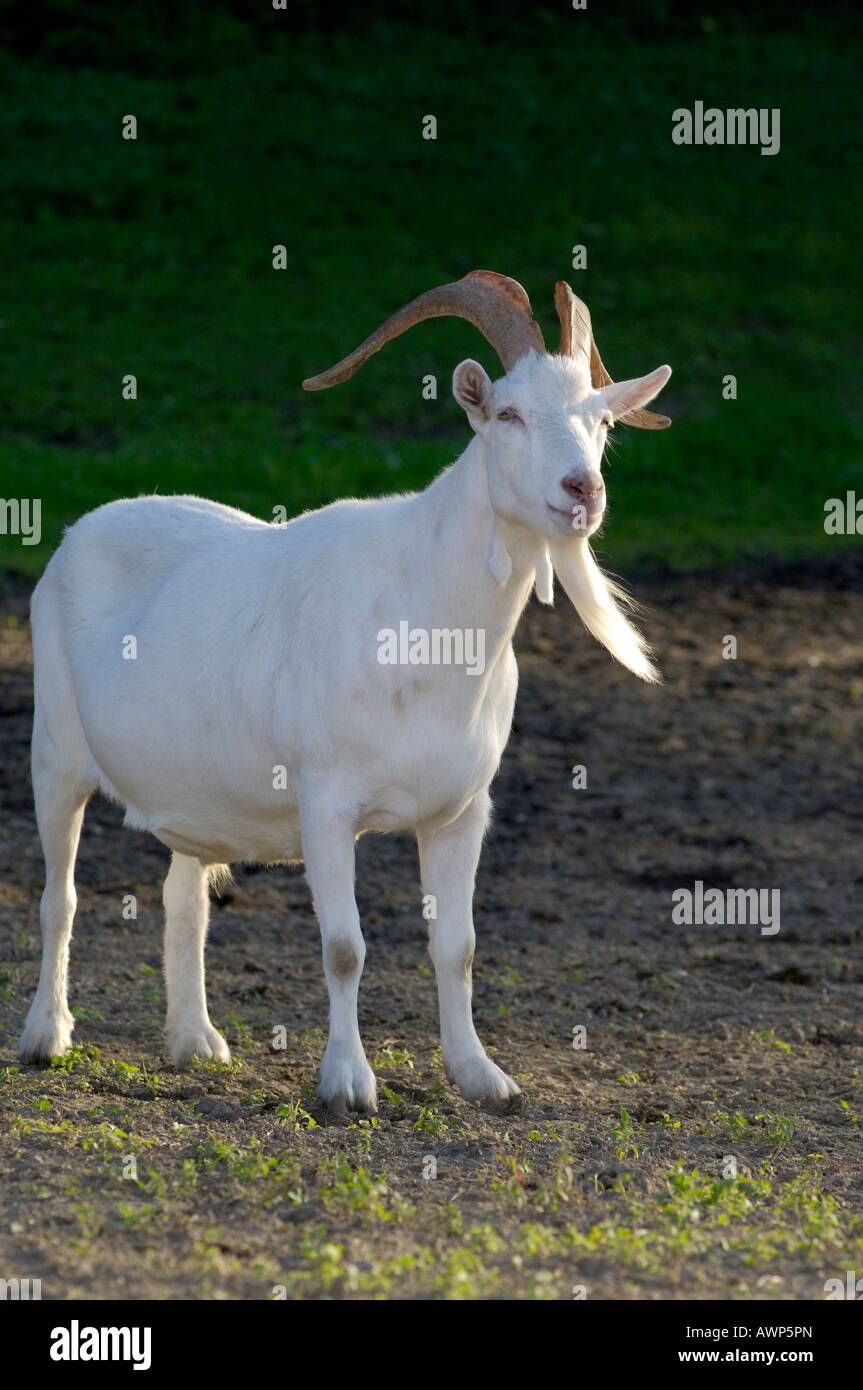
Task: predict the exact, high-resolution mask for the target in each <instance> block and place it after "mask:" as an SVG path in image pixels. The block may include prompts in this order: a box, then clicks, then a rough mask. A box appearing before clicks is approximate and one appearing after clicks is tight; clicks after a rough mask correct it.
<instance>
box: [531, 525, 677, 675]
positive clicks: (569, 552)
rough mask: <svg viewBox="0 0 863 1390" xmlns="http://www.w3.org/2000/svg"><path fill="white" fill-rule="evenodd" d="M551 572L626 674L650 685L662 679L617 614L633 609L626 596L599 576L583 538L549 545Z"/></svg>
mask: <svg viewBox="0 0 863 1390" xmlns="http://www.w3.org/2000/svg"><path fill="white" fill-rule="evenodd" d="M549 550H550V552H551V559H552V564H553V565H554V572H555V574H556V575H557V578H558V579H559V580H560V583H561V584H562V585H563V588H564V590H565V591H566V594H567V596H568V598H569V600H570V602H571V603H572V605H573V607H574V608H575V611H576V612H577V614H578V616H579V617H580V618H581V621H582V622H583V623H584V626H585V627H586V628H587V630H588V632H590V633H592V635H593V636H594V637H595V638H596V640H597V641H598V642H601V643H602V645H603V646H604V647H606V648H607V649H608V651H609V652H610V653H611V655H612V656H613V657H614V658H615V660H616V661H619V662H620V664H621V665H622V666H625V667H626V668H627V670H629V671H632V672H633V673H634V674H635V675H636V676H640V677H641V679H642V680H643V681H650V682H652V683H654V684H656V683H658V682H659V681H661V680H662V676H661V675H660V672H659V670H658V668H657V667H656V665H655V663H654V662H653V660H652V658H651V652H650V647H649V646H648V644H647V642H646V641H645V639H644V638H643V637H642V635H641V633H640V632H639V631H638V629H637V628H635V627H633V625H632V623H631V622H630V621H629V619H628V618H626V617H625V616H624V614H623V612H622V611H621V607H620V605H621V604H624V605H626V606H627V607H628V608H634V607H635V604H634V603H633V601H632V599H631V598H630V597H629V595H628V594H627V593H626V592H625V591H624V590H623V589H622V588H621V587H620V586H619V585H618V584H615V583H614V581H613V580H611V579H609V578H608V576H607V575H605V574H603V572H602V570H601V569H600V568H599V565H598V564H597V563H596V558H595V556H594V554H593V551H592V550H591V548H590V546H589V544H588V542H587V537H586V536H576V537H574V538H573V539H572V540H571V541H567V542H563V541H550V542H549Z"/></svg>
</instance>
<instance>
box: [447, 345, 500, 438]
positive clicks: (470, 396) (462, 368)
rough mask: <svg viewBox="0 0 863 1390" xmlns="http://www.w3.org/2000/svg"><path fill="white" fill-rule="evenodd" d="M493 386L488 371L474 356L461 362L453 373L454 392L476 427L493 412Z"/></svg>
mask: <svg viewBox="0 0 863 1390" xmlns="http://www.w3.org/2000/svg"><path fill="white" fill-rule="evenodd" d="M493 389H494V388H493V387H492V384H491V380H490V378H489V376H488V373H487V372H486V371H485V369H484V368H483V367H481V366H480V364H479V363H478V362H474V360H473V358H472V357H468V358H467V360H466V361H464V362H459V364H458V366H457V367H456V369H455V371H454V372H453V374H452V393H453V395H454V396H455V398H456V400H457V401H458V403H459V405H460V406H461V408H462V410H464V411H466V412H467V418H468V420H469V421H470V423H471V425H472V426H473V428H474V429H476V426H477V424H478V423H479V422H480V421H481V420H482V421H485V420H487V419H488V418H489V416H490V414H491V397H492V391H493Z"/></svg>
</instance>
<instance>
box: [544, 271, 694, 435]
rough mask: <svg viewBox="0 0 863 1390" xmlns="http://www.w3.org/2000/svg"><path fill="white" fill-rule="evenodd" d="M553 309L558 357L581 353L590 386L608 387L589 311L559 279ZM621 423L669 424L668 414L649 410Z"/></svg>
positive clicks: (651, 426)
mask: <svg viewBox="0 0 863 1390" xmlns="http://www.w3.org/2000/svg"><path fill="white" fill-rule="evenodd" d="M554 307H555V308H556V309H557V316H558V318H559V319H560V347H559V349H558V351H559V352H560V355H561V356H562V357H575V356H577V355H578V354H579V353H582V352H583V353H584V355H585V356H586V357H588V358H589V359H590V383H591V385H592V386H593V387H594V389H596V390H601V389H602V387H603V386H610V385H611V384H612V378H611V377H610V376H609V374H608V372H607V371H606V369H605V367H604V366H603V362H602V358H601V357H600V355H599V353H598V352H597V349H596V343H595V342H594V341H593V328H592V327H591V322H590V311H589V309H588V307H587V305H586V304H585V303H584V301H583V300H581V299H579V298H578V296H577V295H574V294H573V292H572V290H571V289H570V287H569V285H568V284H567V283H566V281H565V280H558V282H557V284H556V285H555V287H554ZM622 423H623V424H625V425H634V426H635V427H636V429H640V430H665V429H667V428H668V426H669V425H670V424H671V421H670V419H669V418H668V416H667V415H656V414H654V412H653V411H652V410H631V411H630V412H629V414H628V415H627V416H626V417H625V418H624V419H623V421H622Z"/></svg>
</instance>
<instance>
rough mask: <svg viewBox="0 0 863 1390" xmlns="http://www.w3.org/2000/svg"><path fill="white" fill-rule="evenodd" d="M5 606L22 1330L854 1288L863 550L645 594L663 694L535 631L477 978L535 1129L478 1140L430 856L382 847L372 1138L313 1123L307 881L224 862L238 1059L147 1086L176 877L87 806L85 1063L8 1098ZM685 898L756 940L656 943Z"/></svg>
mask: <svg viewBox="0 0 863 1390" xmlns="http://www.w3.org/2000/svg"><path fill="white" fill-rule="evenodd" d="M0 582H5V588H2V589H0V1076H2V1081H3V1090H2V1094H0V1277H6V1278H10V1277H28V1276H29V1277H31V1278H41V1280H42V1297H43V1298H65V1297H76V1298H77V1297H81V1298H105V1297H122V1298H131V1299H134V1298H152V1297H156V1298H159V1297H171V1298H202V1297H203V1298H211V1297H222V1298H269V1297H272V1296H273V1289H274V1288H279V1287H283V1288H284V1290H285V1292H286V1294H287V1296H288V1297H290V1298H293V1297H298V1296H309V1297H320V1296H326V1297H381V1296H383V1297H393V1298H402V1297H467V1298H472V1297H508V1298H534V1297H550V1298H567V1299H568V1298H571V1297H572V1296H573V1289H574V1288H577V1287H581V1288H583V1289H584V1291H585V1292H586V1295H587V1296H588V1297H590V1298H629V1297H637V1298H693V1297H696V1298H697V1297H707V1296H719V1297H729V1298H780V1297H796V1298H802V1299H810V1298H823V1297H824V1281H825V1280H826V1279H827V1278H830V1277H837V1276H838V1277H840V1278H843V1279H844V1277H845V1270H846V1269H849V1268H854V1267H855V1263H854V1262H855V1260H856V1267H857V1271H858V1273H863V1237H862V1236H861V1224H860V1223H861V1209H863V1171H861V1170H863V1143H861V1123H860V1112H861V1107H863V1097H861V1084H860V1069H861V1063H863V1021H861V986H863V910H861V895H863V855H861V851H860V836H861V830H863V749H861V716H863V557H860V556H854V555H851V556H846V557H845V558H843V559H842V560H841V561H837V562H835V563H833V564H825V563H823V562H821V563H818V564H807V565H803V564H802V563H801V564H799V565H794V566H774V567H772V568H771V567H769V566H765V567H764V568H763V569H762V571H761V572H760V573H759V574H758V575H757V576H754V575H744V574H740V575H717V574H701V575H687V576H684V577H680V576H665V577H662V576H653V577H650V578H649V579H648V578H644V579H643V580H642V581H641V582H640V583H638V584H636V585H635V586H634V588H635V591H636V593H637V595H638V596H639V597H640V598H642V599H644V600H645V601H646V603H647V605H648V614H647V617H646V619H645V620H644V625H645V629H646V631H647V632H648V633H649V635H650V637H651V639H652V640H653V641H654V642H655V644H656V646H657V649H658V653H659V657H660V662H661V666H662V669H663V672H664V674H665V678H666V682H665V684H664V685H663V686H661V687H658V688H655V689H648V688H646V687H644V686H643V685H642V684H641V683H640V682H638V681H637V680H635V679H634V678H633V677H631V676H630V675H628V673H626V672H625V671H622V670H621V669H620V668H617V667H615V666H614V665H613V663H612V662H611V660H610V659H609V658H608V657H607V656H606V654H605V653H604V652H603V651H602V650H601V649H600V648H599V647H598V646H597V645H596V644H595V643H594V642H593V641H592V640H591V639H589V638H588V637H587V635H586V634H585V633H584V631H583V629H582V628H581V625H580V623H579V622H578V620H577V618H576V616H575V614H574V613H573V612H572V610H571V609H570V608H569V605H568V603H567V601H566V599H565V598H564V596H563V595H562V594H560V593H559V594H558V595H557V599H556V607H555V608H554V609H553V610H551V611H547V610H543V609H541V608H540V607H539V606H538V605H536V604H532V605H531V606H530V607H529V609H528V611H527V612H526V614H525V616H524V618H523V620H522V623H521V626H520V629H519V632H518V634H517V640H516V652H517V655H518V659H519V666H520V671H521V685H520V690H519V698H518V704H517V709H516V718H515V726H514V729H513V734H512V738H511V740H510V744H509V747H508V749H507V752H506V754H505V757H504V760H503V764H502V767H501V770H500V774H499V776H498V778H497V781H496V784H495V788H494V798H495V806H496V814H495V820H494V824H493V827H492V829H491V831H490V834H489V836H488V840H487V843H486V846H485V850H484V854H483V858H482V862H481V867H480V872H479V878H478V885H477V895H476V923H477V936H478V945H477V957H476V967H475V1012H476V1019H477V1027H478V1030H479V1032H480V1034H481V1036H482V1037H483V1039H484V1041H485V1042H486V1043H487V1044H488V1045H489V1046H490V1048H491V1049H492V1050H493V1055H494V1056H495V1057H496V1060H498V1061H499V1063H500V1064H501V1065H502V1066H503V1067H504V1068H505V1069H506V1070H507V1071H509V1072H510V1074H511V1075H514V1076H516V1077H517V1079H518V1080H519V1083H520V1085H521V1086H522V1089H523V1092H524V1096H523V1104H522V1106H521V1109H520V1110H518V1111H515V1112H514V1113H510V1114H505V1115H497V1114H493V1113H490V1112H486V1111H484V1110H482V1109H479V1108H477V1107H474V1106H471V1105H468V1104H466V1103H465V1102H464V1101H462V1100H461V1098H460V1097H459V1095H458V1094H457V1092H456V1091H455V1090H454V1089H453V1088H452V1087H451V1086H450V1085H449V1084H448V1083H447V1082H446V1080H445V1078H444V1077H443V1073H442V1071H441V1069H440V1059H439V1054H438V1052H437V1043H438V1032H437V1019H436V997H435V990H434V981H433V976H432V974H431V971H430V962H429V959H428V954H427V951H426V947H425V933H424V923H423V920H422V916H421V906H420V893H419V884H418V874H417V865H416V850H415V845H414V844H413V842H412V841H411V840H409V839H408V838H406V837H380V838H377V837H375V838H372V837H367V838H365V839H363V840H362V841H361V843H360V846H359V852H358V886H357V896H358V903H359V907H360V913H361V917H362V921H363V924H364V930H365V935H366V940H367V945H368V955H367V960H366V967H365V974H364V978H363V983H362V988H361V994H360V1023H361V1028H362V1032H363V1037H364V1041H365V1045H366V1050H367V1052H368V1055H369V1058H370V1059H371V1060H373V1063H374V1065H375V1069H376V1071H377V1073H378V1078H379V1085H380V1090H381V1106H380V1114H379V1116H378V1118H377V1122H376V1123H372V1124H369V1122H367V1121H361V1120H360V1117H358V1116H348V1117H347V1119H345V1118H338V1117H335V1116H330V1115H328V1114H327V1113H326V1111H325V1110H324V1109H322V1107H321V1106H320V1105H319V1103H318V1102H317V1101H316V1099H315V1098H314V1084H315V1078H316V1068H317V1064H318V1062H319V1060H320V1056H321V1053H322V1050H323V1045H324V1029H325V1026H326V1017H327V1003H326V988H325V982H324V978H323V972H322V968H321V961H320V946H319V939H318V934H317V929H316V924H315V920H314V916H313V912H312V909H311V904H310V901H309V894H308V890H307V887H306V884H305V881H304V878H303V876H302V873H301V871H298V870H297V869H294V868H280V869H271V870H270V869H268V870H263V869H261V870H257V869H242V868H240V869H238V870H237V871H236V884H235V886H234V887H232V888H229V889H228V890H227V891H225V893H224V895H223V896H222V897H221V898H220V899H219V900H218V901H217V902H216V903H214V905H213V910H212V924H211V932H210V938H209V945H208V954H207V962H208V989H209V1000H210V1011H211V1015H212V1017H213V1020H214V1022H215V1023H216V1024H217V1026H219V1027H221V1028H222V1029H223V1031H225V1032H226V1035H227V1036H228V1039H229V1041H230V1042H231V1043H232V1047H233V1052H234V1058H235V1065H234V1066H233V1067H232V1068H230V1069H228V1068H225V1067H219V1066H217V1065H215V1064H208V1065H206V1066H196V1067H194V1068H193V1070H192V1071H190V1072H178V1071H177V1070H176V1069H175V1068H174V1067H173V1066H172V1065H171V1064H170V1063H169V1062H168V1061H167V1060H166V1058H165V1056H164V1053H163V1052H162V1041H161V1026H162V1012H163V1008H164V995H163V988H162V979H161V956H160V929H161V912H160V887H161V880H162V878H163V877H164V874H165V872H166V869H167V862H168V851H167V850H166V849H164V848H163V847H162V846H161V845H159V844H158V843H157V842H155V841H153V840H152V839H149V838H148V837H146V836H144V835H140V834H137V833H134V832H130V831H128V830H125V829H123V828H122V826H121V823H120V822H121V813H120V812H119V811H118V810H117V809H116V808H115V807H112V806H110V805H108V804H107V803H105V802H104V801H100V800H95V801H94V802H92V803H91V806H90V808H89V810H88V813H87V820H86V822H85V830H84V835H83V840H82V844H81V850H80V855H79V859H78V872H77V885H78V895H79V907H78V917H77V922H76V930H75V936H74V939H73V947H72V963H71V990H72V994H71V1003H72V1008H73V1011H74V1012H75V1013H76V1015H77V1016H78V1024H77V1028H76V1034H75V1039H76V1043H77V1044H80V1045H81V1046H80V1047H79V1048H78V1049H77V1051H76V1053H75V1055H74V1056H73V1057H72V1058H71V1060H70V1061H69V1063H68V1065H67V1067H56V1066H55V1067H53V1068H51V1069H49V1070H44V1071H43V1070H39V1069H36V1068H29V1067H27V1068H24V1067H20V1065H19V1062H18V1057H17V1052H16V1043H17V1035H18V1032H19V1030H20V1027H21V1024H22V1022H23V1019H24V1016H25V1013H26V1010H27V1007H28V1005H29V1001H30V999H31V997H32V994H33V991H34V989H35V984H36V978H37V974H38V966H39V950H40V941H39V928H38V905H39V895H40V892H41V888H42V863H41V854H40V848H39V842H38V837H37V834H36V828H35V822H34V817H33V809H32V800H31V791H30V783H29V767H28V756H29V753H28V744H29V736H30V727H31V718H32V669H31V664H30V648H29V634H28V628H27V601H28V590H27V588H26V586H25V585H24V584H23V582H19V581H16V580H14V579H9V578H7V579H6V580H5V581H0ZM728 635H733V636H734V637H736V639H737V657H736V659H735V660H727V659H724V657H723V639H724V638H726V637H727V636H728ZM578 764H583V765H584V766H585V767H586V769H587V786H586V788H584V789H580V790H575V789H573V786H572V780H573V779H572V769H573V767H574V766H575V765H578ZM697 880H701V881H703V883H704V885H705V887H706V888H708V887H715V888H720V889H726V888H733V887H737V888H747V887H759V888H768V889H779V890H780V892H781V929H780V931H779V933H778V934H777V935H774V936H769V935H762V933H761V931H760V929H759V927H758V926H757V925H742V926H737V925H733V926H703V925H701V926H699V925H692V926H681V925H675V924H674V923H673V921H672V898H671V895H672V893H673V891H674V890H675V889H679V888H682V887H690V888H691V887H693V885H694V883H695V882H696V881H697ZM130 894H131V895H134V897H135V899H136V901H137V912H138V915H137V920H128V919H127V918H124V915H123V909H124V899H126V898H127V895H130ZM579 1025H583V1026H584V1027H585V1028H586V1039H585V1040H586V1046H585V1047H584V1048H580V1049H579V1048H575V1047H573V1029H574V1028H575V1027H577V1026H579ZM279 1028H283V1029H284V1043H285V1046H284V1047H283V1048H281V1049H278V1050H274V1049H273V1047H272V1042H273V1039H274V1036H276V1037H278V1035H277V1034H276V1035H274V1029H279ZM3 1068H5V1069H6V1070H5V1071H3V1070H2V1069H3ZM385 1087H386V1090H385V1089H384V1088H385ZM130 1156H132V1157H134V1159H135V1164H132V1165H130V1163H129V1158H130ZM435 1165H436V1177H433V1178H432V1177H429V1176H427V1174H429V1173H430V1172H432V1171H433V1170H434V1168H435ZM130 1167H132V1168H134V1167H136V1168H137V1180H136V1178H135V1175H134V1173H131V1174H130V1172H129V1169H130ZM735 1174H736V1176H735Z"/></svg>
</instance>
